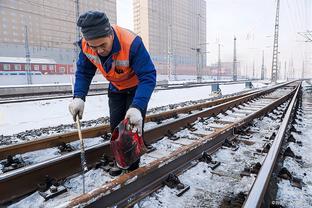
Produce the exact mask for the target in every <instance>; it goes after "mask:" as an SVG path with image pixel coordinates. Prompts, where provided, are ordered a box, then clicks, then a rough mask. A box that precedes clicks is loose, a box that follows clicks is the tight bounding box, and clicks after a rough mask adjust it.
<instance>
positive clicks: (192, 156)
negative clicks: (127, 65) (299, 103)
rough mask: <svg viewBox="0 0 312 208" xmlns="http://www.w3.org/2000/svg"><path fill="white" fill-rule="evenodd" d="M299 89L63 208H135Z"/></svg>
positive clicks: (74, 200)
mask: <svg viewBox="0 0 312 208" xmlns="http://www.w3.org/2000/svg"><path fill="white" fill-rule="evenodd" d="M297 89H298V88H296V89H295V90H293V91H291V92H290V93H289V94H287V95H285V96H283V97H281V98H279V99H277V100H276V101H274V102H273V103H271V104H268V105H267V106H265V107H263V108H262V109H260V110H259V111H256V112H254V113H252V114H251V115H249V116H247V117H245V118H243V119H241V120H240V121H238V122H235V123H233V124H228V125H227V126H226V127H224V128H223V129H220V130H218V131H216V132H214V133H212V134H210V135H208V136H205V137H203V138H201V139H200V140H198V141H195V142H194V143H192V144H190V145H188V146H184V147H181V148H180V149H178V150H176V151H174V152H172V153H171V154H170V155H168V156H165V157H162V158H160V159H158V160H156V161H153V162H152V163H150V164H147V165H145V166H143V167H140V168H138V169H136V170H134V171H132V172H130V173H127V174H124V175H122V176H120V177H118V178H116V179H115V180H113V181H111V182H109V183H107V184H105V185H103V186H102V187H100V188H97V189H95V190H92V191H91V192H89V193H86V194H83V195H80V196H78V197H76V198H74V199H72V200H70V201H68V202H66V203H64V204H62V205H60V206H59V207H73V206H78V205H79V206H82V207H92V208H93V207H126V206H129V205H133V204H134V203H136V202H137V201H139V200H140V199H142V198H144V197H145V196H147V195H149V194H150V193H152V192H154V191H155V190H156V189H158V188H160V187H161V186H162V183H163V181H164V180H165V179H166V178H167V177H168V176H169V174H171V173H174V174H178V173H180V172H181V171H183V170H185V169H187V168H188V167H191V166H194V164H192V162H194V160H196V159H198V158H199V157H201V155H202V153H203V152H204V151H206V152H207V151H208V152H214V151H216V149H218V148H219V147H221V146H222V144H223V142H224V141H225V139H228V138H230V137H233V136H234V135H233V132H234V131H235V130H236V129H239V128H241V127H242V126H245V125H246V124H247V123H249V122H251V121H252V120H253V119H255V118H258V117H260V116H262V115H264V114H266V113H268V112H270V111H272V110H274V109H275V108H276V107H278V106H280V105H281V104H282V103H284V102H285V101H287V100H289V99H291V98H292V96H293V95H294V94H295V92H296V91H297Z"/></svg>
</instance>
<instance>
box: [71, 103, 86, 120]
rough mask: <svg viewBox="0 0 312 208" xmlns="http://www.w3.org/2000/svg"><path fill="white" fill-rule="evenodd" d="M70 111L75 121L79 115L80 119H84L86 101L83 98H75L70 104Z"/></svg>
mask: <svg viewBox="0 0 312 208" xmlns="http://www.w3.org/2000/svg"><path fill="white" fill-rule="evenodd" d="M68 108H69V112H70V113H71V114H72V116H73V119H74V121H76V117H77V115H78V116H79V119H82V114H83V109H84V101H83V100H82V99H81V98H74V99H73V100H72V101H71V103H70V104H69V106H68Z"/></svg>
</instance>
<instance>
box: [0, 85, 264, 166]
mask: <svg viewBox="0 0 312 208" xmlns="http://www.w3.org/2000/svg"><path fill="white" fill-rule="evenodd" d="M255 92H259V90H258V91H251V92H249V91H248V92H246V93H243V94H239V95H234V96H228V97H224V98H220V99H216V100H212V101H208V102H205V103H199V104H195V105H192V106H187V107H183V108H179V109H174V110H170V111H166V112H161V113H158V114H152V115H148V116H147V117H146V119H145V122H150V121H151V122H158V121H161V120H164V119H168V118H172V117H175V116H177V115H178V114H181V113H189V112H191V111H194V110H202V109H204V108H209V107H211V106H215V105H219V104H221V103H225V102H228V101H231V100H234V99H237V98H240V97H243V96H246V95H250V94H252V93H255ZM109 132H110V127H109V124H104V125H99V126H96V127H90V128H85V129H83V130H82V135H83V138H92V137H98V136H101V135H105V134H107V133H109ZM77 134H78V132H77V131H76V130H75V131H72V132H67V133H61V134H55V135H52V136H46V137H42V138H39V139H36V140H32V141H28V142H22V143H19V144H13V145H8V146H5V147H1V148H0V160H1V159H5V158H6V157H8V156H9V155H11V156H12V155H16V154H22V153H25V152H30V151H35V150H40V149H45V148H50V147H56V146H59V145H61V144H62V143H68V142H72V141H75V140H78V137H77Z"/></svg>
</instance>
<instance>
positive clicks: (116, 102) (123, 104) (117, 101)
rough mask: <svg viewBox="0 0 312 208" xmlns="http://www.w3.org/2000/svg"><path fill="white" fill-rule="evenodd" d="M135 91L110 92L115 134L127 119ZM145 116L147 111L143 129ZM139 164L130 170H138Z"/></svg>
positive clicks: (111, 124) (110, 108)
mask: <svg viewBox="0 0 312 208" xmlns="http://www.w3.org/2000/svg"><path fill="white" fill-rule="evenodd" d="M135 91H136V88H131V89H126V90H123V91H121V92H110V91H108V105H109V115H110V128H111V132H113V131H114V129H115V128H116V127H117V126H118V124H119V123H120V122H121V121H122V120H123V119H124V118H125V116H126V113H127V110H128V109H129V107H130V105H131V104H132V101H133V98H134V95H135ZM145 114H146V109H145V111H144V112H142V117H143V126H142V128H144V119H145ZM142 130H143V129H142ZM143 132H144V131H143ZM142 136H143V134H142ZM143 138H144V137H143ZM139 163H140V160H138V161H137V162H136V163H134V164H133V165H131V166H130V168H129V169H128V170H134V169H136V168H137V167H138V166H139Z"/></svg>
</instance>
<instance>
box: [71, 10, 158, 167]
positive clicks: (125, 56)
mask: <svg viewBox="0 0 312 208" xmlns="http://www.w3.org/2000/svg"><path fill="white" fill-rule="evenodd" d="M77 26H79V27H81V33H82V36H83V38H82V39H81V40H80V41H79V42H78V44H79V47H80V48H81V52H80V54H79V58H78V61H77V71H76V81H75V88H74V98H73V100H72V102H71V103H70V105H69V110H70V112H71V114H72V116H73V119H74V120H76V116H77V115H78V116H79V118H80V119H81V118H82V115H83V110H84V103H85V99H86V95H87V93H88V90H89V86H90V83H91V80H92V78H93V76H94V75H95V72H96V70H97V69H98V70H100V72H101V73H102V74H103V76H104V77H105V78H106V79H107V80H108V81H109V82H110V83H109V88H108V99H109V101H108V104H109V112H110V127H111V131H113V130H114V129H115V127H116V126H118V124H119V123H120V122H121V121H122V120H123V119H125V118H127V119H128V120H129V123H130V125H131V128H132V131H133V132H138V134H139V135H142V133H143V126H144V125H143V124H144V118H145V114H146V109H147V104H148V101H149V99H150V97H151V94H152V92H153V90H154V88H155V85H156V70H155V67H154V64H153V63H152V60H151V58H150V56H149V54H148V52H147V50H146V49H145V47H144V44H143V42H142V39H141V38H140V37H139V36H137V35H136V34H134V33H133V32H131V31H129V30H127V29H124V28H121V27H119V26H117V25H115V26H111V25H110V23H109V20H108V18H107V16H106V15H105V13H103V12H98V11H88V12H86V13H84V14H82V15H81V16H80V17H79V19H78V21H77ZM138 166H139V160H138V161H137V162H136V163H134V164H133V165H132V166H130V167H129V169H128V170H133V169H136V168H137V167H138Z"/></svg>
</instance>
